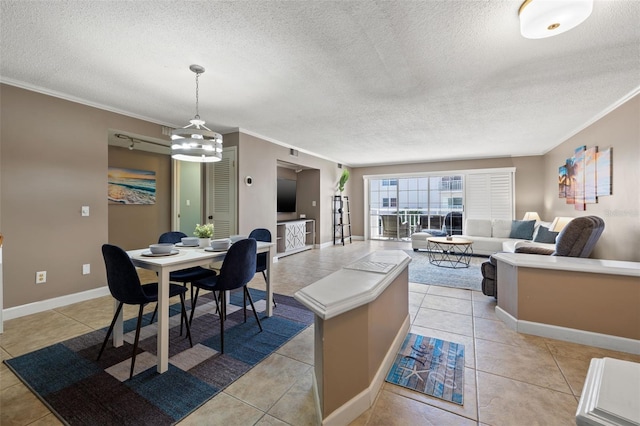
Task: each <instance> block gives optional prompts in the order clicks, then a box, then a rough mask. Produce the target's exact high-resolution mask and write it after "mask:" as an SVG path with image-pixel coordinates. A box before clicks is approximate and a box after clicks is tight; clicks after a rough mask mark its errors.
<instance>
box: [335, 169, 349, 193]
mask: <svg viewBox="0 0 640 426" xmlns="http://www.w3.org/2000/svg"><path fill="white" fill-rule="evenodd" d="M348 180H349V170H347V169H344V170H342V175H341V176H340V181H339V182H338V191H340V195H342V193H343V192H344V185H345V184H346V183H347V181H348Z"/></svg>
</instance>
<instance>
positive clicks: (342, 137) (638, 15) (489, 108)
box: [0, 0, 640, 166]
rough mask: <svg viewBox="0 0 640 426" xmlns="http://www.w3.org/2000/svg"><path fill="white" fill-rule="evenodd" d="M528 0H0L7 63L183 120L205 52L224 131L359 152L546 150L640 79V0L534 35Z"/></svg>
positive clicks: (402, 155)
mask: <svg viewBox="0 0 640 426" xmlns="http://www.w3.org/2000/svg"><path fill="white" fill-rule="evenodd" d="M534 1H535V0H534ZM520 3H521V2H520V1H519V0H518V1H501V0H491V1H480V0H478V1H474V0H459V1H458V0H423V1H257V0H255V1H244V2H235V1H234V2H221V1H171V2H170V1H135V2H134V1H82V2H80V1H22V0H20V1H8V0H1V3H0V5H1V13H0V31H1V38H0V43H1V44H0V48H1V49H0V79H1V80H0V81H2V82H4V83H8V84H12V85H16V86H20V87H25V88H29V89H33V90H38V91H42V92H45V93H49V94H53V95H55V96H60V97H64V98H67V99H72V100H77V101H80V102H83V103H86V104H89V105H95V106H99V107H101V108H106V109H109V110H113V111H118V112H123V113H125V114H128V115H132V116H135V117H141V118H144V119H147V120H150V121H153V122H156V123H160V124H164V125H167V126H171V127H181V126H184V125H186V124H187V122H188V120H189V119H190V118H192V117H193V115H194V114H195V74H193V73H192V72H191V71H189V65H191V64H200V65H202V66H204V67H205V68H206V72H205V73H204V74H202V76H201V77H200V116H201V117H202V118H203V119H204V120H206V121H207V126H209V127H210V128H211V129H213V130H216V131H218V132H221V133H225V132H229V131H233V130H236V129H238V128H241V129H243V130H246V131H248V132H250V133H252V134H256V135H261V136H263V137H267V138H269V139H270V140H273V141H277V142H280V143H283V144H285V145H288V146H292V147H296V148H297V149H299V150H300V151H303V152H310V153H314V154H316V155H320V156H322V157H324V158H328V159H330V160H333V161H336V162H340V163H344V164H347V165H352V166H364V165H374V164H391V163H406V162H422V161H439V160H448V159H468V158H484V157H501V156H521V155H539V154H543V153H545V152H547V151H548V150H550V149H552V148H553V147H555V146H557V145H558V144H559V143H561V142H563V141H564V140H566V139H567V138H568V137H570V136H572V135H573V134H575V133H576V132H577V131H579V130H580V129H582V128H584V127H585V126H586V125H588V124H590V123H591V122H593V120H595V119H597V118H599V117H600V116H601V115H602V114H604V113H606V112H607V111H609V110H610V109H611V108H612V107H613V106H615V105H617V104H618V103H619V102H620V101H621V100H623V99H627V98H628V97H629V96H630V95H631V94H634V93H638V92H639V89H640V24H639V23H640V1H635V0H617V1H600V0H597V1H595V4H594V8H593V13H592V15H591V17H589V19H588V20H587V21H586V22H584V23H583V24H582V25H580V26H579V27H577V28H575V29H573V30H571V31H568V32H567V33H564V34H561V35H559V36H556V37H551V38H547V39H540V40H529V39H525V38H523V37H522V36H521V35H520V32H519V21H518V8H519V6H520ZM125 130H126V129H125ZM606 142H607V141H602V143H606Z"/></svg>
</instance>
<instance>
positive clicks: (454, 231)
mask: <svg viewBox="0 0 640 426" xmlns="http://www.w3.org/2000/svg"><path fill="white" fill-rule="evenodd" d="M444 227H445V231H446V233H447V234H448V235H462V213H461V212H449V213H447V215H446V216H445V217H444Z"/></svg>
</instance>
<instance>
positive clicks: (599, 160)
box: [558, 146, 613, 210]
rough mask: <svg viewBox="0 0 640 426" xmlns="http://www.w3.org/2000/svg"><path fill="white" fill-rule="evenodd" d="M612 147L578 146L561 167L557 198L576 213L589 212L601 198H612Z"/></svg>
mask: <svg viewBox="0 0 640 426" xmlns="http://www.w3.org/2000/svg"><path fill="white" fill-rule="evenodd" d="M611 157H612V148H607V149H605V150H602V151H598V147H597V146H594V147H590V148H587V147H586V146H579V147H577V148H576V149H575V150H574V152H573V156H572V157H571V158H567V161H566V162H565V164H563V165H562V166H560V167H558V197H559V198H564V199H565V202H566V203H567V204H573V205H574V206H575V209H576V210H586V208H587V204H593V203H597V202H598V197H602V196H605V195H611V194H612V192H613V186H612V184H611V174H612V166H611V164H612V161H611Z"/></svg>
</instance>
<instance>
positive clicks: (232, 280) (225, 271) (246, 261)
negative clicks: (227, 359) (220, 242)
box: [189, 238, 262, 353]
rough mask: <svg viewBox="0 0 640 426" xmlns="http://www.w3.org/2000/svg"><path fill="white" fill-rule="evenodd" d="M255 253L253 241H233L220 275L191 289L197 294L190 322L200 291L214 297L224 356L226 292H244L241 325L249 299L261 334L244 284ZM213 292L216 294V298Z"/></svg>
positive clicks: (252, 272) (252, 269) (253, 267)
mask: <svg viewBox="0 0 640 426" xmlns="http://www.w3.org/2000/svg"><path fill="white" fill-rule="evenodd" d="M256 249H257V244H256V240H254V239H253V238H247V239H244V240H239V241H236V242H235V243H233V244H232V245H231V247H230V248H229V251H228V252H227V255H226V256H225V258H224V262H222V268H220V274H219V275H216V276H213V277H209V278H205V279H203V280H198V281H194V282H192V283H191V285H192V286H194V287H195V288H196V294H195V296H194V299H193V305H192V306H191V317H190V319H189V322H191V321H193V315H194V313H195V311H196V304H197V303H198V295H199V293H200V289H203V290H208V291H211V292H213V294H214V295H213V296H214V299H216V304H217V306H218V314H219V316H220V353H224V321H225V319H226V317H227V308H226V305H227V296H226V293H227V291H230V290H235V289H239V288H242V289H243V290H242V291H243V292H244V294H243V307H244V322H247V302H246V298H247V297H248V298H249V303H250V304H251V309H252V310H253V315H254V316H255V317H256V321H257V322H258V327H260V331H262V324H261V323H260V318H258V314H257V313H256V308H255V306H254V305H253V299H251V293H249V289H248V288H247V284H248V283H249V281H251V279H252V278H253V276H254V275H255V273H256ZM216 292H217V293H218V295H217V297H216V294H215V293H216ZM218 302H219V305H218Z"/></svg>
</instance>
